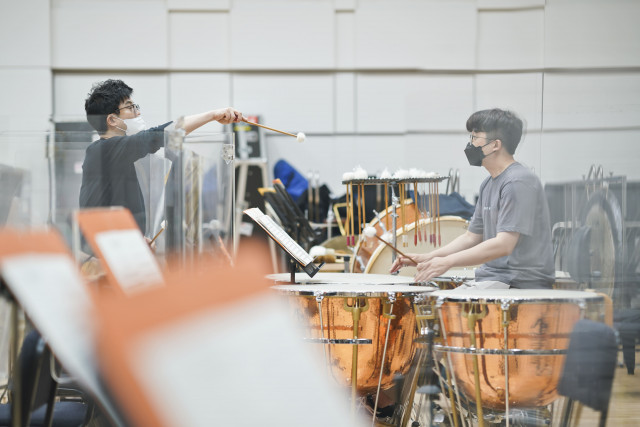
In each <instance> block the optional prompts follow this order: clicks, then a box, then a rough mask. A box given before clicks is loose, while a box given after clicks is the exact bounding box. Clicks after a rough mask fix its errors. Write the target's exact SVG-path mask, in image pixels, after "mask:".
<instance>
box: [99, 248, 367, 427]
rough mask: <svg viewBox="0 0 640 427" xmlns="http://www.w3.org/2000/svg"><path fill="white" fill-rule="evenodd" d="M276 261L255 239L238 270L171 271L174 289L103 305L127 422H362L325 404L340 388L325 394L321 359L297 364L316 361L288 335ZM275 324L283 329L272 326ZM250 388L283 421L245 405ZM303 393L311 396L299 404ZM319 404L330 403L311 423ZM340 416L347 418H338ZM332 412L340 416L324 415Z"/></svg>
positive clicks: (104, 332) (108, 374) (105, 338)
mask: <svg viewBox="0 0 640 427" xmlns="http://www.w3.org/2000/svg"><path fill="white" fill-rule="evenodd" d="M269 261H270V258H269V256H268V253H267V252H266V251H263V250H260V248H253V247H251V246H249V245H248V246H245V247H244V250H243V252H241V253H240V256H239V258H238V259H237V263H236V266H235V267H231V266H228V265H227V266H220V265H216V264H210V263H208V264H207V263H201V264H198V268H197V269H193V268H190V269H185V270H183V271H173V272H170V273H167V276H166V281H167V286H163V287H157V288H154V289H150V290H148V291H147V292H145V293H144V294H138V295H132V296H131V297H129V298H115V297H111V298H104V299H101V300H100V301H98V302H97V306H98V318H99V326H100V327H99V337H98V340H97V343H98V351H97V354H98V355H99V363H100V366H101V368H102V377H103V378H104V379H105V381H106V383H107V384H108V386H109V387H110V390H111V391H112V395H113V396H115V398H116V399H117V400H118V403H119V405H120V408H122V409H123V411H124V414H125V415H126V417H127V421H128V422H129V423H131V424H132V425H136V426H140V427H146V426H149V427H151V426H154V427H156V426H161V427H162V426H165V427H168V426H171V425H190V426H208V425H249V424H247V423H248V421H249V420H248V418H251V417H253V418H254V419H255V418H256V417H258V416H262V417H263V418H262V421H261V422H258V423H257V424H263V423H264V422H267V423H268V422H269V421H268V420H269V417H270V416H274V418H273V421H274V422H277V423H279V424H281V425H294V424H291V423H290V422H289V424H288V423H287V417H288V419H289V420H290V419H291V418H292V417H296V416H297V417H299V418H298V419H297V420H298V423H297V424H295V425H307V426H309V425H314V426H316V425H332V426H347V425H349V426H353V425H359V424H357V423H356V424H354V423H353V422H352V421H353V420H352V419H351V417H350V416H349V410H348V405H347V403H346V402H348V400H347V399H345V404H344V408H342V406H341V405H340V404H338V405H337V407H333V404H329V403H327V402H329V401H331V402H333V403H335V401H334V400H331V399H335V400H337V399H338V398H337V396H339V395H340V396H341V394H340V392H336V390H334V389H331V391H330V392H326V393H324V391H326V390H327V389H328V388H329V386H328V384H329V378H326V381H327V383H326V384H325V383H323V382H322V380H325V378H323V376H321V374H324V372H325V371H324V369H323V368H322V366H321V364H320V363H318V365H317V366H316V365H313V366H314V367H316V368H317V369H316V370H315V371H313V370H312V369H307V370H304V369H303V368H301V367H300V365H304V366H305V367H309V366H311V359H312V357H311V356H309V355H308V354H307V353H306V349H307V348H306V347H305V346H307V344H306V343H303V342H302V339H300V338H298V337H297V336H294V335H295V334H293V333H291V332H292V331H291V330H290V329H294V325H293V324H292V323H293V322H290V318H289V315H288V313H287V310H286V309H285V310H281V308H282V307H281V306H280V304H279V302H278V303H277V304H276V305H277V307H276V306H274V300H276V298H278V296H277V295H276V294H275V293H272V291H271V290H270V289H269V282H268V281H267V280H266V279H265V277H266V274H267V273H268V272H269V271H270V262H269ZM174 281H179V286H177V285H173V283H174ZM278 301H279V300H278ZM274 324H275V325H279V326H280V329H278V328H275V330H273V329H272V328H271V325H274ZM288 328H289V329H288ZM297 346H300V347H301V349H298V347H297ZM298 350H299V351H301V352H302V353H303V354H304V355H305V356H299V354H300V353H298ZM309 354H311V353H309ZM313 360H315V359H313ZM287 370H289V374H287V373H286V372H287ZM283 372H284V373H285V374H284V375H282V373H283ZM292 372H293V373H295V375H294V374H293V373H292ZM298 372H305V374H306V375H298ZM311 374H315V375H317V376H318V378H315V377H314V376H313V375H311ZM274 378H277V380H274ZM323 384H324V387H326V389H325V388H323V386H322V385H323ZM305 387H306V388H305ZM302 389H304V390H302ZM322 393H323V394H322ZM252 394H253V395H255V397H256V399H259V402H260V404H261V405H263V406H262V407H261V408H266V409H265V411H266V412H269V411H273V410H274V407H277V411H278V414H283V416H284V418H285V419H284V420H283V419H279V420H278V421H276V419H277V415H274V414H273V413H263V409H257V408H254V409H252V408H251V406H252V404H249V406H247V403H246V402H249V401H250V400H251V397H250V396H251V395H252ZM285 395H286V396H288V397H290V398H291V399H293V401H292V400H290V399H289V398H287V397H283V396H285ZM298 399H299V400H301V401H302V400H304V402H303V403H302V404H301V405H298V404H297V400H298ZM265 402H269V403H268V404H267V403H265ZM316 405H320V406H319V407H325V408H327V406H330V407H332V409H331V410H329V411H322V412H326V413H327V414H314V415H313V417H317V419H314V420H313V421H312V422H311V423H307V422H306V421H308V414H309V413H310V411H312V408H311V406H313V407H316ZM323 405H324V406H323ZM291 406H294V407H295V408H293V409H291ZM236 408H237V409H236ZM342 409H344V410H342ZM296 411H297V412H296ZM291 412H294V413H295V415H292V414H291ZM337 414H340V415H343V414H345V418H344V419H338V420H337V421H336V417H338V415H337ZM327 417H328V418H332V417H333V418H332V419H331V421H327V422H322V421H319V420H323V419H326V418H327ZM303 420H305V421H303ZM342 421H343V422H342ZM320 422H322V424H320ZM250 425H255V424H250Z"/></svg>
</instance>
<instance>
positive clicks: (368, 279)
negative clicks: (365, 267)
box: [267, 272, 415, 285]
mask: <svg viewBox="0 0 640 427" xmlns="http://www.w3.org/2000/svg"><path fill="white" fill-rule="evenodd" d="M267 279H269V280H273V281H274V282H275V283H276V284H279V283H290V280H291V274H290V273H277V274H269V275H268V276H267ZM295 280H296V283H346V284H358V283H360V284H368V285H397V284H409V283H415V282H414V280H413V278H411V277H401V276H393V275H391V274H360V273H322V272H320V273H316V275H315V276H313V277H309V275H308V274H307V273H296V275H295Z"/></svg>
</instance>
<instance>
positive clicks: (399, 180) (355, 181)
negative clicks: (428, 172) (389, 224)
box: [342, 175, 449, 184]
mask: <svg viewBox="0 0 640 427" xmlns="http://www.w3.org/2000/svg"><path fill="white" fill-rule="evenodd" d="M445 179H449V177H448V176H442V175H438V176H434V177H431V178H425V177H421V178H366V179H347V180H343V181H342V184H409V183H414V182H417V183H421V182H442V181H444V180H445Z"/></svg>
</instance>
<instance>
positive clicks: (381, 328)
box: [273, 274, 435, 395]
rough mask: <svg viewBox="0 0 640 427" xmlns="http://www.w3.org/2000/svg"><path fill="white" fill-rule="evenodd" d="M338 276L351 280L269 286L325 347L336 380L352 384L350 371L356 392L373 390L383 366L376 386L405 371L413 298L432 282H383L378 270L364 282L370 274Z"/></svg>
mask: <svg viewBox="0 0 640 427" xmlns="http://www.w3.org/2000/svg"><path fill="white" fill-rule="evenodd" d="M340 276H342V278H341V279H342V280H343V281H346V280H345V279H346V278H348V276H351V277H350V282H349V283H301V284H287V285H285V284H281V285H275V286H273V289H274V290H276V291H278V292H279V293H281V294H283V295H286V296H287V297H288V298H289V300H290V307H291V309H292V312H293V316H294V318H295V322H296V323H298V324H300V325H303V327H304V329H305V331H306V338H305V340H306V341H308V342H309V343H312V344H313V343H315V345H318V351H319V352H320V353H322V352H323V351H324V352H325V356H326V358H327V364H328V365H329V367H330V372H331V375H332V376H333V377H334V378H335V379H336V380H337V381H338V382H339V383H340V384H342V385H344V386H349V387H352V385H353V378H354V376H355V377H356V388H357V391H358V393H359V394H361V395H363V394H368V393H372V392H375V391H376V389H377V387H378V381H379V378H380V372H381V370H382V380H381V388H382V389H387V388H389V387H391V386H392V385H393V377H394V375H396V374H405V373H406V372H407V371H408V370H409V368H410V366H411V363H412V360H413V355H414V352H415V344H414V340H415V338H416V336H417V328H416V318H415V314H414V312H413V306H412V302H413V299H414V298H416V297H418V296H420V295H424V294H429V293H431V292H433V291H434V290H435V288H433V287H431V286H418V285H412V284H406V283H404V284H384V283H381V281H380V280H379V279H380V278H381V277H382V276H381V275H371V276H372V277H375V278H372V279H371V281H370V282H369V283H367V280H368V277H369V275H361V274H351V275H340ZM386 277H387V280H397V279H398V278H397V277H394V276H386ZM391 300H394V301H393V304H392V306H391ZM356 313H357V314H356ZM389 314H391V316H389ZM321 316H322V322H321V320H320V318H321ZM389 317H391V319H390V322H388V320H389ZM388 324H389V337H388V340H386V336H387V325H388ZM385 342H386V343H387V346H386V347H387V348H386V355H385V357H384V360H383V353H384V347H385ZM323 347H324V348H323ZM354 354H355V355H356V358H355V359H354ZM354 360H357V362H356V364H355V372H354V363H353V361H354Z"/></svg>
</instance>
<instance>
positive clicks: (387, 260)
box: [351, 216, 469, 277]
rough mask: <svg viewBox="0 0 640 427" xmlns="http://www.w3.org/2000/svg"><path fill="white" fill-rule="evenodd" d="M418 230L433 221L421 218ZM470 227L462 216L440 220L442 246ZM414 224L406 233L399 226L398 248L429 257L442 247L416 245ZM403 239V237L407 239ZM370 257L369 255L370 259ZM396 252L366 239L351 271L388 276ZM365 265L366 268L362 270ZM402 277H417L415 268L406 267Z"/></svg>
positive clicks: (357, 248)
mask: <svg viewBox="0 0 640 427" xmlns="http://www.w3.org/2000/svg"><path fill="white" fill-rule="evenodd" d="M418 223H419V227H420V229H421V230H424V229H425V228H426V229H427V230H428V229H429V227H430V226H431V219H421V220H419V222H418ZM468 227H469V221H467V220H466V219H464V218H461V217H459V216H441V217H440V226H439V230H440V235H441V236H442V246H444V245H447V244H449V243H450V242H452V241H453V240H454V239H456V238H457V237H458V236H461V235H462V234H464V233H465V232H466V231H467V228H468ZM414 229H415V222H414V223H411V224H408V225H407V226H406V227H405V231H404V233H403V232H402V228H401V227H400V226H399V227H398V230H396V236H397V242H398V249H400V250H401V251H402V252H404V253H418V254H426V253H428V252H431V251H433V250H435V249H437V248H439V247H441V246H440V245H438V246H434V245H433V244H431V243H429V242H428V240H427V241H425V240H424V239H423V240H422V241H420V240H419V239H418V244H417V245H414V237H413V236H414V233H413V230H414ZM405 236H406V238H405V239H403V237H405ZM403 240H406V242H407V246H406V247H405V246H402V243H403ZM367 254H370V255H368V256H367ZM392 255H393V251H392V250H391V248H390V247H388V246H387V245H384V244H382V243H380V242H379V241H378V240H377V239H375V237H373V238H368V239H367V238H363V239H362V240H361V241H360V242H359V243H358V246H356V256H355V257H354V259H353V260H352V268H351V270H352V271H355V272H358V271H362V272H364V273H375V274H389V269H390V268H391V264H392V262H391V259H392ZM362 265H364V269H363V268H362ZM399 274H400V275H401V276H410V277H413V276H415V274H416V268H415V267H405V268H402V269H401V270H400V273H399Z"/></svg>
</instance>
